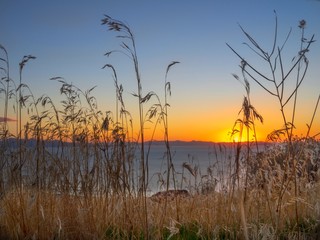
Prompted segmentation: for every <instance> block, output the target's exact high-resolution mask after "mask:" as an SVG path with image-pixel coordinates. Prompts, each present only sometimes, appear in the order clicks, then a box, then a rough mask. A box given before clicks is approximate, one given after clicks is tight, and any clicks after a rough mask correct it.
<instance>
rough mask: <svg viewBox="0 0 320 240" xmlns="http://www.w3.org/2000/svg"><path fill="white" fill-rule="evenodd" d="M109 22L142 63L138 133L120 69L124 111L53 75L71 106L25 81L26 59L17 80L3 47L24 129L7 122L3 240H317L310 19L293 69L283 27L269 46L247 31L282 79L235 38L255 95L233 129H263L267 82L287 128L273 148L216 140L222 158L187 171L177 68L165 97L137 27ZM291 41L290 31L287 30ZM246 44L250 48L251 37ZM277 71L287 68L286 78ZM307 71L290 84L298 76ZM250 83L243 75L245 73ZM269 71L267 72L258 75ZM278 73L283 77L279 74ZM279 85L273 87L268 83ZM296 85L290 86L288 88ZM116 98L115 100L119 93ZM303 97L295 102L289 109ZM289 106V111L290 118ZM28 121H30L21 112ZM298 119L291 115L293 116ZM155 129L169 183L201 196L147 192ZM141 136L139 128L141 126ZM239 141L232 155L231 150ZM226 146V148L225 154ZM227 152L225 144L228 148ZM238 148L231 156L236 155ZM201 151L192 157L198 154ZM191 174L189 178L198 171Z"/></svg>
mask: <svg viewBox="0 0 320 240" xmlns="http://www.w3.org/2000/svg"><path fill="white" fill-rule="evenodd" d="M102 24H103V25H106V26H107V27H108V28H109V30H111V31H115V32H116V33H117V37H118V38H119V39H121V40H123V41H122V42H121V44H120V46H121V49H122V50H120V51H110V52H107V53H106V56H110V55H112V54H113V53H116V52H121V53H124V55H125V56H127V57H129V59H130V60H132V63H133V66H134V74H135V77H136V82H137V92H136V93H134V94H133V96H134V97H136V99H137V108H138V109H139V119H138V123H139V127H138V128H139V129H138V130H137V129H134V124H133V121H134V120H136V119H132V117H131V114H130V112H129V110H128V109H126V104H125V102H124V100H123V96H122V95H123V89H124V87H123V86H122V85H121V84H120V82H119V79H118V78H117V71H116V68H115V67H114V66H112V65H110V64H106V65H105V66H104V67H103V68H107V69H111V73H112V77H113V80H114V85H115V96H116V99H115V105H116V106H115V108H116V112H115V113H111V112H109V111H108V112H106V113H104V112H102V111H101V110H99V109H98V104H97V100H96V98H95V97H94V95H93V92H94V88H91V89H89V90H87V91H82V90H81V89H79V88H78V87H77V86H75V85H74V84H71V83H68V81H67V80H65V79H63V78H62V77H54V78H51V79H50V80H54V81H56V82H57V83H58V84H59V85H60V93H61V95H62V98H63V99H62V100H61V102H60V108H59V107H58V105H56V104H55V103H54V102H53V101H52V99H51V98H50V97H49V96H47V95H43V96H41V97H39V98H36V97H35V96H34V95H33V94H32V91H31V89H30V88H29V87H28V85H27V84H26V83H24V81H25V79H24V78H22V76H23V74H22V73H23V69H24V68H25V67H26V65H27V64H29V63H28V62H29V60H31V59H32V60H34V59H35V57H34V56H32V55H28V56H25V57H23V58H22V61H21V63H20V69H19V73H20V78H19V85H16V84H15V82H14V80H13V79H11V78H10V75H9V72H10V69H9V58H8V53H7V51H6V50H5V48H4V47H3V46H1V45H0V49H1V50H2V51H3V54H4V56H3V57H2V58H1V63H5V64H4V65H3V66H2V65H1V70H2V73H4V75H3V77H2V78H1V85H2V88H1V94H4V99H5V102H4V116H5V117H6V116H8V111H9V110H8V109H9V108H8V106H9V104H13V106H14V109H15V110H16V111H15V112H14V113H15V114H16V116H17V124H16V133H12V132H10V131H9V128H8V123H7V119H6V118H5V119H4V122H3V123H2V125H1V127H2V128H1V145H0V234H1V235H0V237H1V238H3V239H316V238H320V236H319V235H317V234H319V233H318V231H319V229H320V227H319V221H320V203H319V196H320V183H319V168H320V143H319V141H318V140H317V139H316V137H317V135H315V136H310V132H311V131H310V130H311V127H312V126H313V120H314V117H315V115H316V112H317V108H318V103H319V99H320V97H319V98H318V101H317V102H316V106H315V109H314V113H313V116H312V117H311V121H310V123H309V124H308V131H307V133H306V135H305V136H304V137H296V136H295V135H294V133H295V132H294V131H295V130H294V129H295V127H294V124H295V118H296V116H297V114H298V111H297V109H296V105H297V104H296V103H297V99H298V90H299V89H300V86H301V83H302V82H303V81H304V77H305V73H306V71H307V68H308V59H307V56H306V54H307V53H308V52H309V48H310V46H311V44H312V43H313V42H314V40H313V36H312V37H311V39H310V40H307V39H306V38H305V33H304V28H305V24H306V22H305V21H300V25H299V27H300V29H301V31H302V35H301V36H302V38H301V46H300V49H299V52H298V55H297V57H296V58H294V59H296V60H294V62H293V66H292V68H290V69H289V71H288V72H287V73H286V74H285V73H284V68H283V66H284V65H283V56H282V49H283V46H284V45H285V43H286V41H287V39H286V40H285V43H284V44H283V46H281V47H278V48H277V49H276V42H277V41H276V40H277V24H276V28H275V40H274V44H273V48H272V51H271V52H270V54H269V53H268V51H264V50H263V49H262V48H261V47H260V46H259V44H258V43H257V42H256V41H255V40H254V39H253V38H252V37H251V36H250V35H249V34H248V33H247V32H246V31H245V30H244V29H243V28H241V29H242V31H243V33H244V34H245V36H246V37H247V38H248V39H249V44H251V46H250V49H251V50H254V52H255V53H257V55H258V56H259V57H261V58H262V59H263V60H264V61H265V62H266V63H267V65H268V66H269V67H270V72H271V76H272V77H271V78H270V77H269V76H267V75H263V74H261V73H260V72H259V71H258V69H257V68H255V67H254V66H253V65H251V64H250V62H249V61H246V60H245V59H244V58H243V57H241V55H240V54H239V53H238V52H237V51H235V50H234V49H233V48H232V47H231V46H230V45H228V46H229V47H230V49H231V50H232V51H233V52H234V53H235V54H236V55H237V56H238V57H239V58H240V59H241V65H240V69H241V74H242V78H243V81H242V83H243V85H244V87H245V90H246V96H245V97H244V100H243V102H242V106H241V111H240V113H239V114H241V115H240V117H239V119H237V120H236V122H235V125H234V128H233V132H232V136H234V135H237V134H238V135H239V136H238V139H242V136H243V135H245V134H244V132H246V133H247V134H246V135H247V136H250V133H252V134H253V135H256V132H255V129H256V122H257V121H258V122H263V117H262V115H260V114H259V113H258V111H257V110H256V109H255V108H254V107H253V105H252V100H251V98H250V84H249V80H248V79H252V80H253V81H254V82H256V83H258V84H259V85H260V86H261V87H262V88H263V89H264V90H266V91H267V92H268V93H270V94H271V96H272V97H276V99H277V100H278V101H279V106H280V109H281V113H282V117H283V121H284V122H283V124H284V127H283V128H280V129H278V130H275V131H274V132H273V133H271V134H270V135H269V140H270V141H271V142H272V144H269V147H268V148H265V149H264V150H263V151H262V150H261V149H259V144H258V142H257V139H253V140H252V139H249V138H247V139H246V141H245V142H241V141H238V142H234V143H233V145H232V144H229V145H228V146H223V145H214V148H215V149H216V150H215V152H214V153H213V155H215V156H216V160H217V161H216V163H213V164H212V166H208V170H207V173H201V171H200V169H199V167H198V166H196V165H194V163H192V162H190V163H187V162H186V163H184V164H183V165H182V166H180V167H181V168H182V173H179V172H178V170H177V169H176V167H177V166H175V164H174V156H172V154H171V148H170V142H169V139H170V138H169V133H170V131H169V127H168V126H169V125H170V124H169V114H168V107H169V106H170V105H169V102H168V101H169V100H168V99H169V96H170V95H171V84H170V82H169V81H168V72H169V70H170V69H171V68H172V67H173V66H174V65H175V64H177V63H178V62H177V61H173V62H171V63H170V64H169V65H168V67H167V69H166V72H165V77H164V94H163V95H164V96H163V97H161V96H159V95H158V94H156V93H154V92H152V91H150V92H147V93H144V92H143V91H142V90H143V89H142V82H141V78H140V70H139V64H138V57H137V51H136V43H135V38H134V35H133V33H132V31H131V29H130V28H129V27H128V26H127V25H126V24H125V23H123V22H121V21H118V20H115V19H112V18H111V17H109V16H107V15H106V16H105V17H104V18H103V20H102ZM288 37H289V36H288ZM249 44H247V45H249ZM278 69H280V70H281V72H280V74H277V73H278V72H277V71H278ZM294 72H296V73H297V76H294V77H293V79H295V80H296V83H295V85H294V86H295V87H294V89H293V90H291V91H290V90H289V91H287V88H286V87H285V86H287V82H288V79H289V77H288V76H291V74H292V73H294ZM234 76H235V78H236V79H237V80H239V81H241V80H240V77H238V76H237V75H236V74H234ZM257 76H258V77H259V78H258V77H257ZM276 76H280V77H279V78H277V77H276ZM264 81H267V82H271V83H273V85H272V86H274V88H273V87H270V88H269V85H268V87H267V86H266V85H265V82H264ZM285 83H286V84H285ZM112 97H113V96H112ZM288 103H292V105H293V109H288V106H289V105H290V104H288ZM288 112H289V114H288ZM25 116H27V117H26V118H27V123H26V124H25V125H24V126H22V118H23V117H25ZM288 119H290V121H289V120H288ZM147 123H148V124H151V128H152V129H153V132H156V131H157V130H158V129H159V128H161V131H163V132H164V136H163V140H164V144H165V148H166V150H165V153H164V159H165V160H166V170H165V171H164V172H162V173H159V182H161V186H165V187H164V188H163V189H164V190H166V191H168V190H169V189H173V190H179V189H183V188H187V189H189V190H190V193H191V194H190V196H184V197H176V198H173V199H169V198H164V199H163V201H160V202H155V201H152V199H151V198H150V197H149V196H148V194H147V190H148V188H149V181H150V177H151V176H149V152H150V149H151V148H152V141H153V138H152V137H151V139H148V140H149V141H145V136H144V131H145V127H146V124H147ZM136 131H137V132H138V133H137V134H135V132H136ZM227 148H228V149H229V148H230V149H233V151H232V152H230V153H229V152H228V151H226V149H227ZM219 149H220V150H219ZM219 151H220V152H219ZM227 152H228V153H227ZM190 154H192V153H190ZM188 178H189V179H188Z"/></svg>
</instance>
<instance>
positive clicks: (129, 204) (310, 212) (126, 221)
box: [0, 184, 320, 239]
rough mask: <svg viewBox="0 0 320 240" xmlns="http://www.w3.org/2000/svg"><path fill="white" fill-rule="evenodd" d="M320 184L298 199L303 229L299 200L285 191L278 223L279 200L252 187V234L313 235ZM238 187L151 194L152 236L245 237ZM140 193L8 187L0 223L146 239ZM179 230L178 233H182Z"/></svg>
mask: <svg viewBox="0 0 320 240" xmlns="http://www.w3.org/2000/svg"><path fill="white" fill-rule="evenodd" d="M319 194H320V184H317V185H316V186H314V187H313V188H312V189H306V190H305V191H304V192H302V193H301V195H300V198H299V199H298V205H299V210H300V220H301V226H300V230H299V231H298V228H297V226H296V223H295V211H294V204H295V200H296V199H293V197H292V196H293V195H292V196H290V195H289V194H288V195H286V196H285V198H284V200H283V202H284V204H283V209H282V211H283V213H282V217H281V220H280V221H281V223H280V224H279V226H281V227H280V228H279V229H275V226H274V223H273V221H274V220H273V219H275V217H276V214H277V213H276V207H277V203H276V202H277V201H276V199H275V198H272V199H271V206H270V208H271V210H270V208H269V206H268V204H267V202H266V200H265V196H264V193H263V191H262V190H251V191H249V194H248V197H247V202H246V203H245V205H244V211H245V215H246V222H247V226H246V228H247V229H246V230H247V231H248V236H249V238H250V239H261V238H262V239H274V238H276V236H278V237H279V236H282V235H283V236H284V237H289V236H290V237H291V238H296V239H298V236H299V237H300V239H310V237H311V236H314V235H313V234H315V228H316V227H317V226H318V222H317V221H318V220H319V216H320V203H319V199H318V196H319ZM242 195H243V194H242V193H240V192H235V193H234V194H233V196H232V195H231V194H229V193H217V192H215V193H211V194H209V195H193V196H191V197H189V198H181V199H180V198H177V199H175V200H174V201H170V202H168V203H167V207H166V211H164V209H165V204H166V203H165V202H161V203H157V202H153V201H151V200H150V199H148V201H147V205H148V208H147V209H148V212H147V215H148V224H149V226H148V227H149V237H150V238H151V239H163V238H166V237H169V236H171V237H172V238H173V237H176V238H178V239H182V238H181V237H183V234H188V235H192V234H193V235H194V236H197V237H198V238H199V239H201V238H203V239H210V238H211V237H217V238H219V237H221V238H223V236H226V237H227V238H232V239H242V238H243V237H244V228H243V225H242V224H241V209H240V208H241V204H240V203H241V202H242V200H241V199H240V198H241V196H242ZM142 206H143V202H142V199H141V198H139V197H133V196H123V195H113V196H108V197H107V196H103V195H100V196H72V195H69V194H61V195H58V194H54V193H52V192H44V191H41V192H39V191H36V190H23V191H21V192H19V191H11V192H8V193H6V194H5V195H4V196H3V198H2V199H1V201H0V207H1V217H0V229H1V231H2V237H4V236H5V237H7V238H9V239H138V238H142V239H146V236H145V232H144V231H145V228H144V225H143V223H144V214H145V213H144V212H143V211H144V208H143V207H142ZM179 236H180V237H179Z"/></svg>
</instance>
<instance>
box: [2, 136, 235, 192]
mask: <svg viewBox="0 0 320 240" xmlns="http://www.w3.org/2000/svg"><path fill="white" fill-rule="evenodd" d="M57 146H58V145H57V144H55V143H46V153H45V154H46V155H45V159H46V162H45V163H44V162H41V161H42V159H43V158H41V157H40V158H39V157H38V159H40V165H39V171H40V173H39V177H40V178H43V179H44V181H45V182H47V181H48V182H50V181H52V179H53V180H54V182H56V184H58V185H59V184H60V183H62V184H63V183H64V180H63V179H65V177H66V176H67V177H68V178H69V181H71V180H72V178H73V177H74V176H77V175H74V173H75V172H76V174H80V175H81V177H83V176H85V174H88V173H89V172H90V174H91V173H93V174H96V176H97V174H98V172H97V170H95V164H98V165H99V176H102V175H103V174H105V172H106V171H110V167H111V168H112V171H117V166H116V165H117V164H118V165H119V163H118V161H116V160H112V159H117V157H113V158H110V159H111V160H106V159H107V158H106V157H105V156H104V155H103V151H102V150H101V149H97V148H96V150H95V151H94V146H93V145H86V146H85V147H81V145H80V144H77V145H76V149H75V151H73V150H74V149H73V148H72V145H71V144H65V146H64V150H63V155H61V154H62V151H61V148H58V147H57ZM148 146H149V143H146V145H145V160H146V161H147V162H148V174H147V179H148V184H147V191H148V192H149V193H150V194H151V193H154V192H157V191H161V190H165V189H166V187H167V171H168V163H167V161H168V160H167V149H166V146H165V144H164V143H163V142H153V143H152V145H151V147H150V151H148ZM11 147H12V148H13V149H16V150H18V147H17V146H14V144H12V146H11ZM26 147H27V149H29V150H28V154H27V155H25V156H26V161H25V162H24V165H23V167H22V175H23V176H24V178H25V179H27V180H26V181H30V182H34V181H35V180H34V179H35V172H36V167H35V166H36V164H37V161H38V160H37V157H36V156H37V154H39V153H37V151H35V149H36V145H35V143H34V142H32V141H30V142H29V143H28V144H27V145H26ZM139 147H140V146H139V145H137V148H136V151H135V152H134V155H133V156H134V157H133V162H132V163H133V165H132V167H133V170H134V172H133V175H131V177H133V178H134V184H133V185H132V186H137V185H138V182H139V176H141V173H140V172H139V170H140V169H139V167H140V149H139ZM109 148H110V149H111V148H112V146H109ZM170 152H171V157H172V168H170V171H171V172H170V175H169V188H170V189H172V188H178V189H187V190H190V191H207V190H210V191H211V190H221V188H223V185H225V184H227V182H228V181H229V182H230V176H231V175H232V173H234V161H235V155H236V151H235V145H234V144H230V143H229V144H228V143H211V142H195V141H194V142H181V141H174V142H170ZM40 154H41V153H40ZM111 154H112V151H110V155H109V157H111ZM11 155H12V154H11ZM112 161H114V162H112ZM7 163H8V165H7V167H8V170H10V169H12V168H14V164H15V165H17V164H19V161H18V158H16V157H14V158H12V159H11V160H10V161H7ZM120 165H121V167H120V168H122V164H121V163H120ZM107 169H109V170H107ZM127 170H128V168H127ZM41 171H42V173H41ZM79 171H80V172H79ZM120 171H121V170H120ZM8 172H10V171H8ZM172 173H174V174H172ZM101 174H102V175H101ZM80 175H79V181H80V180H81V177H80ZM118 175H119V173H118ZM118 175H115V176H118ZM91 176H93V178H92V179H95V178H94V175H91ZM120 178H121V176H120V177H119V179H118V180H117V179H113V181H115V182H117V181H119V184H120V185H121V184H122V183H121V179H120ZM99 179H100V180H99V181H102V182H101V183H102V184H104V185H105V184H106V181H107V178H104V177H103V179H105V180H103V179H102V180H101V177H100V178H99ZM93 181H95V180H93ZM103 181H104V182H103ZM106 185H107V184H106Z"/></svg>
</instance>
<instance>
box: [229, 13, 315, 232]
mask: <svg viewBox="0 0 320 240" xmlns="http://www.w3.org/2000/svg"><path fill="white" fill-rule="evenodd" d="M275 20H276V21H275V33H274V40H273V46H272V49H271V51H270V52H268V51H266V50H264V49H263V48H262V47H261V46H260V45H259V44H258V43H257V42H256V41H255V40H254V38H253V37H251V35H250V34H248V33H247V32H246V31H245V30H244V29H243V28H242V27H241V26H240V28H241V30H242V32H243V33H244V35H245V36H246V37H247V39H248V40H249V43H245V44H246V46H248V47H249V49H250V50H252V51H253V52H254V53H255V54H256V55H257V56H258V58H261V59H262V60H263V61H264V62H265V63H266V66H267V67H268V68H269V70H270V76H268V75H267V74H264V73H263V72H262V71H261V70H259V69H258V67H256V66H254V64H253V62H252V63H251V62H249V61H247V60H246V59H244V58H243V57H242V56H241V55H240V54H239V53H238V52H237V51H236V50H234V49H233V48H232V47H231V46H230V45H229V44H227V46H228V47H229V48H230V49H231V50H232V52H234V53H235V54H236V55H237V56H238V57H239V58H240V59H241V62H243V63H244V64H242V65H244V66H242V67H241V68H242V72H243V74H245V76H248V77H249V78H250V79H252V80H253V81H254V82H255V83H257V84H258V85H259V86H260V87H261V88H262V89H264V90H265V91H266V92H267V93H269V94H270V95H271V96H273V97H275V98H276V99H277V101H278V103H279V107H280V112H281V116H282V120H283V124H284V127H283V128H282V129H279V130H277V131H275V133H277V134H279V132H281V133H283V134H285V136H286V140H287V148H288V153H287V155H286V159H285V169H284V171H285V173H288V172H289V168H290V166H291V174H289V177H288V178H287V174H284V175H283V178H282V183H281V188H280V191H279V200H278V207H277V214H278V220H279V219H280V217H281V208H282V200H283V196H284V194H285V192H286V191H287V188H288V186H289V184H290V182H291V181H293V184H294V189H295V191H294V192H295V198H296V199H297V197H298V191H297V176H296V157H295V152H294V149H293V128H295V125H294V124H295V115H296V111H297V109H296V105H297V96H298V90H299V89H300V86H301V84H302V82H303V81H304V79H305V75H306V72H307V69H308V65H309V61H308V59H307V56H306V54H307V53H308V52H309V48H310V46H311V44H312V43H313V42H314V35H313V36H312V37H311V38H310V40H307V39H306V38H305V37H304V28H305V24H306V22H305V21H304V20H301V21H300V24H299V28H301V29H302V34H301V35H302V37H301V44H300V49H299V51H298V55H297V56H296V57H295V58H293V60H292V63H293V64H292V66H291V68H289V70H288V71H286V72H285V70H284V64H283V60H282V52H283V48H284V46H285V45H286V43H287V40H288V38H289V36H290V34H291V30H290V31H289V33H288V35H287V37H286V39H285V41H284V42H283V44H282V45H281V46H277V41H278V23H277V16H276V15H275ZM304 43H305V46H304ZM295 69H297V75H296V83H295V87H294V89H293V90H289V89H288V88H287V87H286V83H287V82H288V81H289V78H290V77H291V75H292V74H293V72H294V70H295ZM278 73H279V74H278ZM268 84H271V85H272V86H273V88H272V87H269V85H268ZM292 101H293V108H292V109H291V122H289V121H288V118H289V116H288V115H287V114H286V109H287V108H288V103H290V102H292ZM295 212H296V222H297V224H298V222H299V214H298V203H297V200H296V201H295ZM278 222H279V221H278ZM277 227H279V226H277Z"/></svg>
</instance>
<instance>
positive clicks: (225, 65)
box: [0, 0, 320, 141]
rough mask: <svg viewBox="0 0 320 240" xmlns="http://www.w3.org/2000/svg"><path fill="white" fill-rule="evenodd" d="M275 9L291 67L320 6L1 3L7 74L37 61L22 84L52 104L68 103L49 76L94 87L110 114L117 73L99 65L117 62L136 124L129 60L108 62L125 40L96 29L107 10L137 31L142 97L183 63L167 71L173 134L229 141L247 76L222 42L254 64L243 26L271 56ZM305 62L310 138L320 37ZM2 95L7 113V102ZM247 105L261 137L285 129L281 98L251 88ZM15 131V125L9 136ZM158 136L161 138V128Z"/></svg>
mask: <svg viewBox="0 0 320 240" xmlns="http://www.w3.org/2000/svg"><path fill="white" fill-rule="evenodd" d="M274 10H276V12H277V15H278V22H279V40H280V42H282V41H284V39H285V36H286V34H287V33H288V31H289V29H290V28H291V27H292V35H291V37H290V39H289V41H288V43H287V47H286V50H285V57H284V58H285V59H286V60H287V61H288V62H289V63H290V60H291V59H292V58H293V57H294V56H295V55H296V53H297V51H298V50H299V45H300V42H299V38H300V35H299V34H300V29H299V28H298V24H299V21H300V20H301V19H305V20H306V21H307V28H306V30H305V32H306V37H310V36H311V35H312V34H315V38H316V39H317V40H318V39H319V36H320V1H317V0H290V1H288V0H259V1H258V0H240V1H239V0H219V1H209V0H207V1H172V0H170V1H169V0H161V1H147V0H139V1H138V0H137V1H133V0H126V1H124V0H104V1H102V0H99V1H81V0H77V1H70V0H68V1H65V0H63V1H62V0H57V1H40V0H38V1H35V0H28V1H22V0H21V1H15V0H0V44H1V45H3V46H4V47H5V48H6V49H7V51H8V53H9V59H10V66H11V72H10V74H11V78H13V79H14V80H15V81H16V82H18V79H19V78H18V77H19V76H18V74H19V62H20V61H21V59H22V57H23V56H24V55H28V54H31V55H34V56H36V57H37V59H35V60H32V61H30V62H28V63H27V66H26V67H25V69H24V77H23V79H24V82H25V83H27V84H28V85H29V86H30V88H31V89H32V91H33V94H34V95H35V96H36V97H40V96H41V95H42V94H44V93H46V94H48V95H49V96H51V97H52V98H53V99H54V100H55V101H56V103H59V101H61V99H62V98H61V96H60V93H59V84H58V83H57V82H53V81H49V79H50V78H52V77H56V76H60V77H63V78H65V80H66V81H68V82H72V83H73V84H75V85H76V86H78V87H79V88H81V89H83V90H86V89H89V88H91V87H93V86H96V85H97V86H98V87H97V88H96V89H95V90H94V92H93V93H94V95H95V96H96V98H97V99H98V107H99V109H101V110H103V111H108V110H111V111H114V109H115V107H114V105H115V104H114V99H115V90H114V84H113V79H112V75H111V71H110V70H106V69H101V68H102V66H104V65H105V64H106V63H111V64H113V66H114V67H115V68H116V69H117V72H118V75H119V76H118V77H119V81H120V83H121V84H123V87H124V96H125V100H126V104H127V108H128V110H129V111H130V112H131V113H132V114H133V116H134V119H135V121H136V122H138V118H137V117H136V116H137V115H136V112H137V99H136V98H134V97H133V96H132V95H131V93H133V92H136V81H135V75H134V69H133V66H132V64H131V63H130V61H129V60H128V59H127V58H126V57H125V56H124V55H114V56H112V57H110V58H106V57H105V56H104V53H106V52H108V51H110V50H114V49H120V47H119V44H120V41H119V39H117V38H116V37H115V36H116V35H115V33H113V32H110V31H107V28H106V26H102V25H101V24H100V23H101V19H102V18H103V14H107V15H109V16H111V17H113V18H115V19H119V20H121V21H124V22H125V23H127V24H128V25H129V26H130V27H131V30H132V31H133V32H134V34H135V38H136V44H137V52H138V58H139V61H140V70H141V77H142V85H143V92H144V93H147V92H148V91H154V92H156V93H158V94H159V95H160V96H163V85H164V75H165V70H166V67H167V65H168V64H169V63H170V62H171V61H179V62H181V63H180V64H178V65H175V66H174V67H173V68H172V69H171V71H170V73H169V78H168V80H169V81H170V82H171V87H172V96H171V97H170V99H169V103H170V105H171V108H170V110H169V132H170V138H171V139H172V140H177V139H179V140H203V141H227V140H228V132H229V131H230V130H231V128H232V126H233V123H234V121H235V120H236V119H237V118H238V112H239V110H240V108H241V104H242V100H243V96H244V95H245V90H244V88H243V87H242V85H241V84H240V83H239V82H237V81H236V80H235V79H234V77H233V76H232V73H235V74H238V75H241V71H240V69H239V67H238V65H239V63H240V61H239V59H238V58H237V56H236V55H235V54H233V53H232V52H231V50H230V49H229V48H228V47H227V46H226V43H229V44H230V45H231V46H232V47H233V48H234V49H236V50H237V51H239V52H240V53H241V54H243V55H244V56H246V57H248V61H250V59H255V58H254V57H253V54H251V53H250V51H249V49H248V48H247V47H246V46H245V45H243V44H242V43H243V42H244V41H246V39H245V37H244V35H243V34H242V32H241V30H240V28H239V24H240V25H241V26H243V27H244V28H245V29H246V30H247V31H248V32H249V33H250V34H251V35H252V36H253V37H255V39H256V40H257V41H258V42H259V43H260V44H261V46H262V47H264V48H265V49H266V50H268V51H270V49H271V47H272V39H273V32H274V22H275V21H274V20H275V18H274V12H273V11H274ZM1 54H2V53H1ZM308 58H309V60H310V66H309V71H308V74H307V76H306V80H305V82H304V83H303V85H302V87H301V93H300V95H299V99H298V100H299V104H298V119H297V123H296V127H297V132H296V133H297V134H303V133H305V132H306V130H307V128H306V123H309V121H310V119H311V116H312V111H313V109H314V105H315V103H316V100H317V97H318V95H319V93H320V46H319V40H318V41H317V42H315V43H314V44H313V45H312V47H311V51H310V53H309V54H308ZM288 66H289V65H288ZM262 71H267V69H266V68H262ZM0 97H1V104H0V117H2V116H3V114H2V113H3V104H2V103H3V101H4V100H3V96H2V95H1V96H0ZM251 100H252V104H253V105H254V106H255V108H256V109H257V110H258V112H259V113H260V114H261V115H263V117H264V120H265V123H264V124H263V125H262V124H258V125H257V131H258V137H259V140H265V138H266V135H267V134H268V133H270V132H271V131H272V130H274V129H279V128H281V127H282V126H283V123H282V121H281V115H280V111H279V106H278V104H277V102H276V99H274V98H273V97H271V96H270V95H268V94H267V93H266V92H264V91H263V90H262V89H261V88H259V87H258V86H257V84H254V83H253V82H252V83H251ZM8 117H9V118H11V119H14V118H15V114H14V113H13V112H12V111H11V112H10V114H9V116H8ZM0 119H1V118H0ZM146 127H148V125H147V126H146ZM314 127H315V128H314V132H313V133H317V132H320V110H319V113H318V114H317V116H316V119H315V125H314ZM13 128H14V124H12V123H11V125H10V130H13ZM136 129H138V128H136ZM157 134H158V135H157V138H158V139H161V134H162V133H161V130H160V131H159V132H158V133H157Z"/></svg>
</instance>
